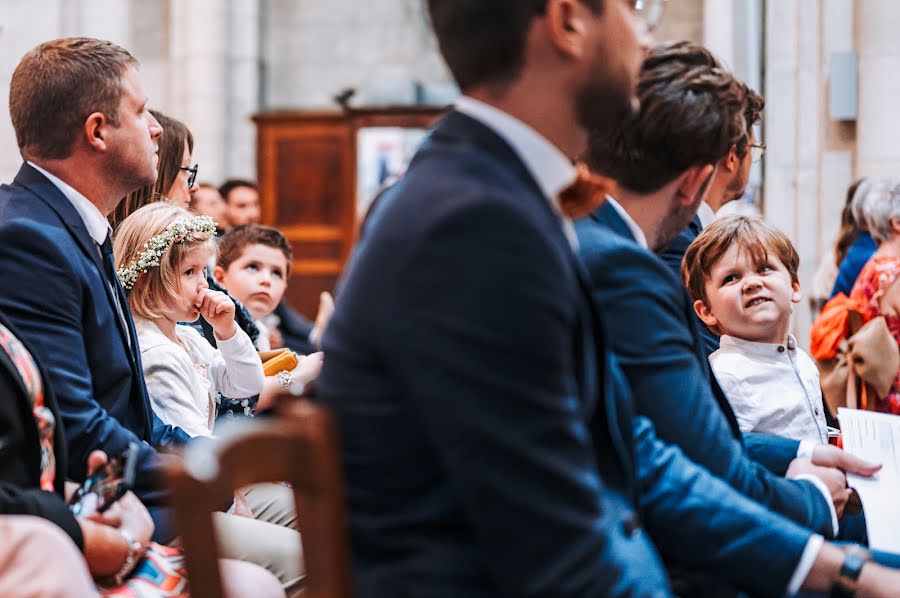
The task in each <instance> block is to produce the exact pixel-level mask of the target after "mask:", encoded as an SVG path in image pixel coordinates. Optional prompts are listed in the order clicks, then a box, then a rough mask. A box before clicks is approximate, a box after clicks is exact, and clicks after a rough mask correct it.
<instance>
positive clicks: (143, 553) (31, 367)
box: [0, 314, 284, 598]
mask: <svg viewBox="0 0 900 598" xmlns="http://www.w3.org/2000/svg"><path fill="white" fill-rule="evenodd" d="M63 425H64V424H63V422H62V419H61V417H60V413H59V409H58V406H57V401H56V396H55V395H54V392H53V388H52V386H51V385H50V383H49V379H48V378H47V376H45V375H44V372H43V371H42V369H41V368H40V366H39V365H38V363H37V362H36V361H35V359H34V357H33V355H32V353H31V351H30V350H29V349H28V347H26V345H25V343H24V342H23V341H22V340H20V338H19V337H18V335H16V334H15V332H14V331H13V328H12V324H11V323H10V322H9V321H8V320H7V319H6V318H5V317H4V316H3V315H2V314H0V439H2V441H3V446H4V459H3V461H2V464H0V513H3V514H5V515H31V516H34V517H40V518H41V520H45V521H47V522H49V523H50V524H52V525H54V526H55V527H56V528H57V529H58V530H61V531H62V532H64V534H65V536H67V537H68V538H69V539H70V540H71V542H70V544H69V546H71V548H72V551H71V552H72V554H73V555H77V550H76V548H77V549H78V550H80V551H81V557H80V560H81V561H82V563H83V565H82V566H81V567H77V566H76V565H78V563H69V566H70V567H71V571H70V578H69V579H68V580H67V583H69V584H72V585H71V587H73V588H80V589H81V590H82V593H81V594H80V595H81V596H89V595H91V593H90V592H88V591H85V590H84V585H83V581H84V578H83V577H82V575H83V574H82V573H81V572H82V571H84V570H87V571H89V572H90V575H91V576H93V577H94V578H95V579H96V580H97V583H99V584H100V585H101V586H103V588H105V592H106V591H113V592H116V593H117V594H116V595H122V594H121V593H119V592H126V593H128V595H140V596H146V597H148V598H152V597H155V596H171V595H172V594H171V593H170V592H171V591H174V590H180V591H184V590H185V584H186V580H185V578H184V575H183V573H182V572H181V570H182V568H183V558H184V557H183V554H182V553H181V551H180V550H177V549H172V548H168V547H165V546H160V545H158V544H154V543H151V542H150V538H151V535H152V534H153V527H154V526H153V520H152V519H151V518H150V514H149V513H148V512H147V509H146V507H145V506H144V505H143V504H141V502H140V500H138V498H137V497H136V496H135V495H134V494H133V493H132V492H130V491H129V492H127V493H126V494H125V495H124V496H123V497H122V498H120V499H119V500H118V501H116V502H115V503H114V504H113V506H112V507H111V508H110V509H109V510H108V511H106V513H104V514H99V515H92V514H91V513H89V512H84V513H79V514H75V513H74V512H73V511H72V510H70V508H69V506H68V505H67V504H66V499H67V498H68V497H69V496H70V495H71V494H72V492H73V491H74V488H73V487H72V486H73V485H71V484H68V483H67V482H66V481H65V475H66V474H65V472H66V470H67V468H68V460H69V456H68V452H67V450H66V444H65V436H64V434H63ZM106 462H107V457H106V455H105V454H104V453H102V452H101V451H94V452H93V453H91V455H90V457H89V459H88V463H87V465H86V468H87V472H88V474H90V473H92V472H93V471H94V470H96V469H98V468H100V467H103V466H104V465H105V464H106ZM76 486H77V485H76ZM7 523H8V522H7ZM0 529H2V531H3V532H5V533H3V535H2V537H3V540H4V544H5V545H10V543H13V544H12V545H16V546H18V547H19V548H23V549H26V550H25V552H24V553H23V555H24V554H27V555H30V557H31V558H32V559H37V560H40V554H39V553H36V552H35V551H34V550H27V544H25V543H21V544H20V542H21V540H17V539H16V538H17V536H13V535H11V534H10V532H14V531H15V530H16V529H17V528H16V527H15V526H12V529H9V528H7V527H6V526H4V525H0ZM35 533H36V534H38V536H37V537H38V538H41V539H42V541H43V542H44V546H42V547H40V548H42V549H43V550H44V551H45V552H44V554H47V552H46V551H47V550H53V551H54V552H52V554H53V558H52V559H51V560H50V562H49V564H50V569H47V566H48V563H46V562H44V563H43V564H42V566H41V568H40V570H39V571H38V570H36V569H37V565H38V563H37V562H32V563H30V564H28V563H22V564H21V565H17V572H16V573H17V575H8V573H11V572H8V571H3V570H0V589H2V590H0V591H3V590H5V591H3V594H2V595H4V596H24V595H41V596H44V595H51V594H47V593H43V592H38V593H37V594H31V593H29V591H28V588H32V587H33V588H35V589H37V588H44V589H45V590H46V589H47V588H46V586H45V584H46V582H48V581H50V580H48V579H46V578H45V576H48V575H52V572H53V571H54V570H55V569H56V568H58V567H60V566H61V565H62V564H63V563H65V560H66V558H67V556H69V553H68V552H66V551H61V549H59V548H57V549H55V550H54V547H55V546H56V543H57V540H56V538H55V537H54V536H49V537H48V532H47V531H45V530H42V529H37V530H35ZM62 548H63V549H64V548H65V547H64V546H63V547H62ZM19 556H22V555H19ZM11 558H12V555H8V558H0V561H2V564H3V565H7V564H10V563H11ZM221 568H222V574H223V576H224V577H223V578H224V580H225V583H226V586H228V587H229V590H230V592H229V594H230V595H232V596H241V595H243V592H246V591H248V590H249V589H250V588H253V591H254V595H258V593H259V592H262V594H264V595H266V596H283V595H284V592H283V591H282V589H281V588H280V586H279V584H278V582H277V580H276V579H275V578H274V576H272V574H271V573H268V572H266V571H265V570H264V569H262V568H260V567H257V566H254V565H251V564H249V563H242V562H240V561H227V560H223V561H222V562H221ZM25 571H29V573H30V574H31V578H30V579H28V578H25V577H23V572H25ZM14 577H18V578H21V582H22V585H21V586H20V587H16V588H8V587H7V585H6V583H7V582H8V581H11V579H12V578H14ZM95 593H96V592H95ZM52 595H59V594H52ZM76 595H79V594H76Z"/></svg>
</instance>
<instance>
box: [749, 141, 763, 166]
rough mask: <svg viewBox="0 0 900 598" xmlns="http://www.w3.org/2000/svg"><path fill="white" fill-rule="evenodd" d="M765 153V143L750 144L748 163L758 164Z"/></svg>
mask: <svg viewBox="0 0 900 598" xmlns="http://www.w3.org/2000/svg"><path fill="white" fill-rule="evenodd" d="M765 153H766V144H765V143H751V144H750V161H751V162H759V161H760V160H762V157H763V154H765Z"/></svg>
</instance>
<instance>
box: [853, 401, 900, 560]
mask: <svg viewBox="0 0 900 598" xmlns="http://www.w3.org/2000/svg"><path fill="white" fill-rule="evenodd" d="M838 420H840V422H841V438H842V440H843V445H844V450H845V451H847V452H849V453H851V454H853V455H856V456H858V457H861V458H863V459H866V460H867V461H872V462H874V463H881V464H882V465H883V467H882V468H881V471H879V472H878V473H876V474H875V475H874V476H872V477H871V478H865V477H862V476H859V475H854V474H848V475H847V483H848V485H849V486H850V487H851V488H854V489H856V492H857V493H858V494H859V498H860V499H862V503H863V507H864V508H865V511H866V527H867V528H868V530H869V546H870V547H871V548H874V549H877V550H884V551H888V552H893V553H900V416H897V415H888V414H885V413H875V412H874V411H862V410H859V409H845V408H843V407H842V408H840V409H838Z"/></svg>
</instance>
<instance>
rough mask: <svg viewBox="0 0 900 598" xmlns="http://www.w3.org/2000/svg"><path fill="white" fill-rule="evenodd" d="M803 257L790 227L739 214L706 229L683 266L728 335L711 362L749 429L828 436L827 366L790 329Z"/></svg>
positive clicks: (704, 315)
mask: <svg viewBox="0 0 900 598" xmlns="http://www.w3.org/2000/svg"><path fill="white" fill-rule="evenodd" d="M799 263H800V258H799V256H798V254H797V250H796V249H795V248H794V246H793V244H792V243H791V241H790V239H788V237H787V236H786V235H785V234H784V233H782V232H781V231H778V230H776V229H775V228H773V227H771V226H769V225H768V224H766V223H765V222H764V221H762V220H760V219H757V218H748V217H746V216H734V217H729V218H724V219H721V220H718V221H716V222H714V223H712V224H711V225H709V226H708V227H706V228H705V229H704V230H703V232H702V233H700V235H699V236H698V237H697V238H696V239H695V240H694V242H693V243H691V245H690V247H688V250H687V252H686V253H685V256H684V262H683V264H682V270H681V271H682V277H683V278H684V281H685V284H686V285H687V287H688V289H689V290H690V292H691V298H692V299H693V300H694V310H695V311H696V312H697V315H698V316H700V319H701V320H703V322H704V323H705V324H706V325H707V326H708V327H709V328H710V330H712V331H713V332H715V333H718V334H721V335H722V336H721V340H720V346H719V349H718V350H717V351H716V352H715V353H713V354H712V355H710V357H709V362H710V364H711V365H712V369H713V372H714V373H715V375H716V378H717V379H718V381H719V385H720V386H721V387H722V390H723V391H724V392H725V395H726V396H727V397H728V401H729V402H730V403H731V405H732V407H733V408H734V412H735V415H736V416H737V420H738V424H739V425H740V428H741V431H742V432H745V433H746V432H768V433H771V434H780V435H782V436H786V437H788V438H794V439H797V440H811V441H815V442H819V443H822V444H824V443H826V442H827V441H828V432H827V428H826V423H825V412H824V408H823V406H822V393H821V391H820V389H819V372H818V370H817V369H816V366H815V364H814V363H813V361H812V359H811V358H810V357H809V356H808V355H807V354H806V353H804V352H803V350H802V349H800V348H799V347H798V346H797V341H796V339H795V338H794V337H793V335H791V334H790V325H791V313H792V312H793V305H794V304H795V303H798V302H799V301H800V282H799V280H798V279H797V267H798V266H799Z"/></svg>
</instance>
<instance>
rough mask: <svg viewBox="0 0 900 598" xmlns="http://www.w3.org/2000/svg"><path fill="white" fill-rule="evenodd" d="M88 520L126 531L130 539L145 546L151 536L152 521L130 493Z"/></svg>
mask: <svg viewBox="0 0 900 598" xmlns="http://www.w3.org/2000/svg"><path fill="white" fill-rule="evenodd" d="M89 519H90V520H92V521H95V522H97V523H102V524H103V525H108V526H111V527H115V528H118V529H122V530H125V531H127V532H128V533H129V534H130V535H131V537H132V538H134V539H135V540H137V541H138V542H140V543H141V544H143V545H144V546H146V545H147V544H149V543H150V538H151V537H152V536H153V529H154V526H153V519H151V517H150V513H149V512H148V511H147V507H145V506H144V504H143V503H142V502H141V501H140V500H139V499H138V497H137V496H135V495H134V493H132V492H130V491H129V492H126V493H125V495H124V496H122V498H120V499H119V500H117V501H116V502H115V503H113V505H112V506H111V507H110V508H109V509H108V510H107V511H106V512H104V513H95V514H93V515H91V516H90V517H89Z"/></svg>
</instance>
